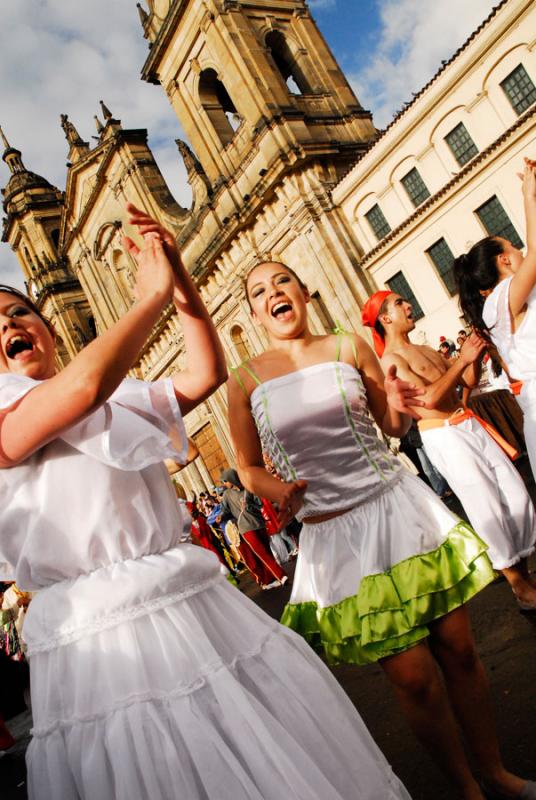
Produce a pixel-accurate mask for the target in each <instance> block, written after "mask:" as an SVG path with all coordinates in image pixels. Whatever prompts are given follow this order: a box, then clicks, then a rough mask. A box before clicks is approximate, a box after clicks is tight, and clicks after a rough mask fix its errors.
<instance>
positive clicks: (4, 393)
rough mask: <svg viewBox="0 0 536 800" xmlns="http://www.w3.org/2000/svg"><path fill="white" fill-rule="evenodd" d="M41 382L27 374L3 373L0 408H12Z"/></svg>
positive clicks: (0, 388) (0, 379)
mask: <svg viewBox="0 0 536 800" xmlns="http://www.w3.org/2000/svg"><path fill="white" fill-rule="evenodd" d="M40 383H41V381H34V380H33V378H27V377H26V376H25V375H14V374H13V373H12V372H3V373H1V374H0V410H3V411H5V410H6V409H8V408H11V406H13V405H15V403H17V402H18V401H19V400H21V399H22V398H23V397H24V395H25V394H28V392H29V391H30V390H31V389H34V388H35V387H36V386H39V384H40Z"/></svg>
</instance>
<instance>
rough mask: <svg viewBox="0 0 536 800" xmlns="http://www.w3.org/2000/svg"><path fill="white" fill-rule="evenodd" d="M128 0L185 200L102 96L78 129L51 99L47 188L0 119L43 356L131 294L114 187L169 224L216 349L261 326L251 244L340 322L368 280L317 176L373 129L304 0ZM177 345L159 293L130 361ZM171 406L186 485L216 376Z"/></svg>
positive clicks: (244, 339) (258, 341) (220, 400)
mask: <svg viewBox="0 0 536 800" xmlns="http://www.w3.org/2000/svg"><path fill="white" fill-rule="evenodd" d="M138 10H139V14H140V20H141V25H142V29H143V30H142V32H143V35H144V37H145V38H146V40H147V42H148V56H147V59H146V62H145V64H144V66H143V69H142V78H143V80H145V81H149V82H150V83H155V84H160V85H161V86H162V88H163V90H164V91H165V92H166V94H167V96H168V98H169V102H170V103H171V105H172V106H173V108H174V109H175V111H176V114H177V116H178V118H179V120H180V123H181V125H182V127H183V130H184V131H185V133H186V136H187V138H188V141H189V144H187V143H186V142H184V141H180V140H178V141H177V147H178V150H179V153H178V154H177V157H179V154H180V157H182V159H183V160H184V163H185V166H186V169H187V175H188V181H189V183H190V186H191V189H192V195H193V197H192V205H191V208H189V209H184V208H182V207H180V206H179V205H178V204H177V203H176V202H175V200H174V199H173V197H172V195H171V193H170V191H169V189H168V187H167V185H166V183H165V181H164V179H163V177H162V175H161V174H160V172H159V169H158V167H157V165H156V162H155V160H154V158H153V156H152V153H151V151H150V149H149V147H148V145H147V132H146V131H145V130H129V129H126V128H123V126H122V124H121V121H120V120H118V119H115V118H114V116H113V113H112V112H111V111H110V110H109V109H108V108H107V107H106V106H105V105H104V104H101V111H102V114H101V117H102V120H101V119H99V118H97V131H98V141H97V142H96V143H95V145H94V146H91V147H90V145H89V143H88V142H85V141H83V140H82V138H81V137H80V136H79V134H78V132H77V130H76V127H75V125H74V124H73V122H71V120H69V118H68V116H67V115H62V117H61V125H62V127H63V130H64V132H65V137H66V142H67V149H68V156H67V157H68V164H67V180H66V188H65V192H64V193H63V192H60V191H59V190H58V189H57V188H56V187H54V186H52V185H51V184H50V183H49V182H48V181H47V180H46V179H45V178H43V177H41V176H39V175H36V174H35V173H33V172H31V171H30V170H29V169H27V167H26V166H25V164H24V162H23V158H22V154H21V152H20V151H19V150H17V149H16V147H14V146H11V145H10V143H9V142H8V141H7V139H6V137H5V136H4V135H3V134H2V141H3V147H4V153H3V159H4V161H5V162H6V164H7V166H8V167H9V170H10V173H11V175H10V178H9V181H8V183H7V185H6V186H5V188H4V189H3V198H4V211H5V214H6V216H5V219H4V227H3V233H2V240H3V241H4V242H8V243H9V245H10V246H11V248H12V249H13V250H14V251H15V253H16V254H17V257H18V259H19V261H20V264H21V266H22V269H23V271H24V276H25V280H26V284H27V287H28V291H29V292H30V294H31V296H32V297H33V298H34V299H35V300H36V301H37V303H38V304H39V306H40V307H41V308H42V309H43V311H44V313H45V314H46V315H47V316H48V317H49V318H50V319H51V320H52V322H53V323H54V325H55V327H56V330H57V331H58V334H59V336H60V339H61V343H62V346H61V348H60V353H59V359H60V364H65V363H66V362H67V361H68V360H69V359H70V358H71V357H72V356H73V355H74V354H75V353H76V352H77V351H78V350H80V348H82V347H83V346H84V345H85V344H86V343H87V342H88V341H89V340H90V339H91V338H92V337H93V336H94V335H95V333H98V332H99V331H103V330H105V329H106V328H107V327H108V326H110V325H111V324H112V323H113V322H114V321H115V320H117V319H118V318H119V317H120V316H121V315H122V314H123V312H124V311H125V310H126V309H127V308H128V306H129V304H130V303H131V302H132V286H133V272H134V270H135V264H134V263H133V261H131V259H130V258H129V256H128V255H127V254H126V253H125V252H124V251H123V249H122V247H121V243H120V242H121V235H122V232H123V229H124V228H125V227H126V220H125V211H124V205H125V202H126V200H127V198H128V199H129V200H131V201H133V202H134V203H136V204H137V205H138V206H140V207H142V208H145V209H146V210H147V211H149V212H150V213H151V214H152V215H154V216H155V217H157V218H158V219H159V220H160V221H161V222H162V223H163V224H164V225H166V226H167V227H169V228H171V229H172V230H173V231H174V233H175V234H176V237H177V241H178V243H179V246H180V248H181V251H182V254H183V258H184V261H185V263H186V265H187V267H188V268H189V270H190V271H191V273H192V275H193V276H194V277H195V279H196V282H197V284H198V286H199V289H200V291H201V295H202V297H203V299H204V302H205V303H206V304H207V306H208V308H209V309H210V312H211V314H212V317H213V319H214V321H215V323H216V325H217V328H218V330H219V333H220V336H221V338H222V341H223V343H224V347H225V349H226V353H227V358H228V362H229V364H230V365H233V364H238V363H240V362H241V361H242V360H244V359H245V358H247V357H248V356H249V355H254V354H255V353H257V352H258V351H259V350H260V349H261V348H262V347H263V346H264V344H265V342H264V340H263V334H262V332H261V331H260V330H259V329H258V328H256V327H255V326H254V325H253V323H252V322H251V320H250V317H249V311H248V308H247V304H246V302H245V298H244V293H243V288H242V278H243V276H244V275H245V273H247V271H248V270H249V268H250V267H251V266H252V264H253V263H254V262H256V261H257V260H258V259H259V258H261V257H262V258H264V257H269V258H273V259H277V260H282V261H285V262H287V263H288V264H289V265H290V266H292V267H293V268H294V269H296V270H297V271H298V272H299V274H300V276H301V277H302V278H303V279H304V280H305V281H306V283H307V285H308V287H309V289H310V291H311V295H312V307H311V319H312V326H313V330H314V331H315V332H317V333H321V332H324V331H329V330H331V329H333V328H334V327H335V326H337V325H342V326H343V327H348V328H356V327H357V326H358V319H359V307H360V305H361V304H362V302H363V300H364V299H365V298H366V296H368V294H370V292H371V290H372V291H373V290H374V288H375V287H372V286H370V284H369V283H368V278H367V276H366V275H365V274H364V273H363V272H362V271H361V270H360V269H359V258H360V252H361V251H360V247H359V244H358V243H357V241H356V239H355V237H354V235H353V233H352V230H351V227H350V225H349V223H348V220H347V218H346V217H345V216H344V215H343V214H342V212H341V210H340V208H337V207H336V206H335V205H334V203H333V200H332V198H331V190H332V188H333V187H334V186H335V184H336V183H337V182H338V181H339V180H340V178H341V177H342V176H343V175H344V174H345V173H346V172H348V170H349V169H350V167H351V166H352V165H353V164H354V163H355V162H356V160H357V159H358V158H359V157H360V156H361V155H362V154H363V153H364V151H365V150H366V149H367V148H368V146H369V145H370V143H371V142H372V141H373V140H374V139H375V137H376V135H377V131H376V129H375V128H374V125H373V123H372V119H371V115H370V113H369V112H367V111H365V110H364V109H363V108H362V107H361V105H360V104H359V101H358V100H357V98H356V97H355V95H354V93H353V91H352V89H351V88H350V86H349V84H348V82H347V80H346V78H345V77H344V75H343V73H342V71H341V69H340V68H339V66H338V64H337V63H336V61H335V59H334V57H333V55H332V53H331V52H330V50H329V48H328V46H327V45H326V42H325V41H324V39H323V37H322V35H321V33H320V31H319V30H318V28H317V26H316V24H315V22H314V20H313V18H312V16H311V14H310V12H309V10H308V8H307V5H306V3H305V2H304V0H257V2H253V0H148V1H147V9H146V8H143V7H142V6H141V5H140V4H138ZM181 358H182V356H181V331H180V326H179V325H178V323H177V319H176V316H175V314H174V313H173V311H172V310H171V309H170V310H168V311H167V312H166V313H165V314H164V315H163V316H162V318H161V319H160V321H159V323H158V325H156V326H155V328H154V330H153V332H152V335H151V337H150V340H149V341H148V342H147V344H146V346H145V349H144V350H143V352H142V353H141V356H140V360H139V362H138V364H137V365H136V367H135V369H134V370H133V374H136V375H138V376H139V377H143V378H144V379H147V380H153V379H156V378H158V377H160V376H165V375H169V374H171V373H173V372H174V371H176V370H178V369H180V367H181ZM186 422H187V429H188V433H189V435H190V437H191V438H192V439H193V441H194V442H195V444H196V446H197V449H198V451H199V456H198V457H197V458H196V459H195V460H194V461H193V462H192V463H191V464H190V465H189V466H188V467H186V468H185V469H184V470H183V471H182V472H181V473H180V482H181V483H182V484H183V485H184V487H185V488H186V489H187V490H195V491H199V490H201V489H203V488H204V487H205V486H211V485H213V484H214V483H215V482H216V481H217V480H218V479H219V473H220V470H221V468H223V467H224V466H227V465H228V464H232V463H233V454H232V448H231V445H230V441H229V433H228V425H227V420H226V400H225V390H224V389H220V390H219V391H218V392H217V393H216V394H215V395H214V396H212V397H211V398H210V399H209V400H208V401H207V402H205V403H204V404H203V405H202V406H201V407H200V408H199V409H197V410H196V411H195V412H193V413H192V414H190V415H189V416H188V418H187V420H186Z"/></svg>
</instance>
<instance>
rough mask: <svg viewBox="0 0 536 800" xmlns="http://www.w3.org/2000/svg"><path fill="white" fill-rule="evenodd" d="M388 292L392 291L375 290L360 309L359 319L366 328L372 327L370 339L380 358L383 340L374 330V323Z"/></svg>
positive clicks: (383, 346)
mask: <svg viewBox="0 0 536 800" xmlns="http://www.w3.org/2000/svg"><path fill="white" fill-rule="evenodd" d="M390 294H393V292H392V291H390V290H389V291H385V290H384V291H381V292H375V294H373V295H372V297H369V299H368V300H367V302H366V303H365V305H364V306H363V308H362V309H361V321H362V323H363V325H365V326H366V327H367V328H372V340H373V342H374V349H375V350H376V353H377V354H378V356H379V357H380V358H381V357H382V355H383V351H384V350H385V342H384V340H383V337H382V336H380V334H379V333H378V331H377V330H375V328H374V325H375V324H376V320H377V319H378V314H379V313H380V308H381V307H382V306H383V304H384V303H385V300H386V298H387V297H389V295H390Z"/></svg>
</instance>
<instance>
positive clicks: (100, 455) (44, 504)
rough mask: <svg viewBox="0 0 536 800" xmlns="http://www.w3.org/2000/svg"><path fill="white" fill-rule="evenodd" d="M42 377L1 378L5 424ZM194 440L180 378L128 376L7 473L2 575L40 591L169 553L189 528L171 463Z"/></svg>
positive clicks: (0, 476) (1, 486)
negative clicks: (179, 392)
mask: <svg viewBox="0 0 536 800" xmlns="http://www.w3.org/2000/svg"><path fill="white" fill-rule="evenodd" d="M38 383H39V382H38V381H35V380H32V379H31V378H26V377H24V376H21V375H13V374H10V373H7V374H2V375H0V424H1V420H2V411H5V410H6V409H9V408H10V407H11V406H12V405H13V404H14V403H15V402H17V401H18V400H20V398H22V397H23V396H24V395H25V394H26V393H27V392H29V391H30V390H31V389H33V388H34V387H35V386H37V385H38ZM187 448H188V440H187V437H186V432H185V429H184V424H183V421H182V417H181V413H180V409H179V406H178V403H177V400H176V397H175V393H174V390H173V384H172V382H171V380H164V381H158V382H155V383H144V382H143V381H138V380H134V379H130V378H128V379H126V380H124V381H123V382H122V383H121V385H120V386H119V387H118V389H117V390H116V391H115V392H114V394H113V395H112V396H111V397H110V398H109V400H108V401H107V402H106V403H104V405H103V406H101V407H100V408H99V409H97V411H95V412H94V413H93V414H91V415H89V416H88V417H86V418H85V419H84V420H83V421H82V422H79V423H78V424H76V425H74V426H73V427H71V428H69V429H68V430H66V431H64V432H63V433H62V434H61V435H60V436H58V437H57V438H56V439H54V440H53V441H51V442H49V444H47V445H45V446H43V447H41V448H40V449H39V450H38V451H37V452H35V453H34V454H33V455H31V456H30V457H29V458H27V459H26V460H25V461H24V462H23V463H22V464H19V465H18V466H15V467H11V468H9V469H0V508H1V512H0V513H1V529H0V573H1V574H2V577H9V578H12V579H13V578H14V579H16V581H17V584H18V585H19V586H20V588H21V589H24V590H26V591H36V590H38V589H41V588H43V587H45V586H49V585H51V584H53V583H56V582H58V581H61V580H64V579H66V578H75V577H77V576H79V575H83V574H87V573H90V572H92V571H93V570H96V569H98V568H99V567H103V566H109V565H112V564H116V563H118V562H121V561H123V560H125V559H138V558H140V557H141V556H144V555H148V554H154V553H162V552H164V551H166V550H167V549H169V548H170V547H172V546H174V545H175V544H176V542H177V540H178V538H179V536H180V534H181V531H182V520H181V513H180V510H179V505H178V503H177V499H176V497H175V492H174V491H173V487H172V485H171V481H170V479H169V477H168V474H167V470H166V467H165V465H164V464H163V460H164V459H165V458H172V459H174V460H176V461H179V462H184V461H185V459H186V453H187Z"/></svg>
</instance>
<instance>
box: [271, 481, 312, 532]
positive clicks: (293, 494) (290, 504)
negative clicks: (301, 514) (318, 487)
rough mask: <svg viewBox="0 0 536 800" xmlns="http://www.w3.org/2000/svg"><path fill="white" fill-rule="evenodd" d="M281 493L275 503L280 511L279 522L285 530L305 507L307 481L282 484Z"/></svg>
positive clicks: (278, 514)
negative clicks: (303, 506)
mask: <svg viewBox="0 0 536 800" xmlns="http://www.w3.org/2000/svg"><path fill="white" fill-rule="evenodd" d="M280 487H281V491H280V494H279V496H278V497H277V499H276V500H275V501H274V502H275V503H276V504H277V507H278V509H279V511H278V513H277V521H278V523H279V525H280V526H281V528H284V527H285V526H286V525H288V523H289V522H290V520H291V519H293V518H294V517H295V516H296V514H297V513H298V511H299V510H300V508H301V507H302V505H303V499H304V496H305V492H306V491H307V481H302V480H299V481H293V483H283V482H281V483H280Z"/></svg>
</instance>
